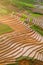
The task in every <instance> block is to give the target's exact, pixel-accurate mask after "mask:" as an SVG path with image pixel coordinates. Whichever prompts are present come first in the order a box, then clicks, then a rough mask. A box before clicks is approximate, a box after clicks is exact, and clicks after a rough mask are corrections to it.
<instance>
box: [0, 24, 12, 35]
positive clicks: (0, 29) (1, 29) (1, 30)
mask: <svg viewBox="0 0 43 65" xmlns="http://www.w3.org/2000/svg"><path fill="white" fill-rule="evenodd" d="M11 31H13V30H12V29H11V28H10V27H9V26H8V25H6V24H2V23H0V35H1V34H4V33H7V32H11Z"/></svg>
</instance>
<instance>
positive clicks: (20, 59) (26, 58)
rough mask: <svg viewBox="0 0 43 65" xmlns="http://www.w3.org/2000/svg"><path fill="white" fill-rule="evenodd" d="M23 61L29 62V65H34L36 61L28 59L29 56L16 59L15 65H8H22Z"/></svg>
mask: <svg viewBox="0 0 43 65" xmlns="http://www.w3.org/2000/svg"><path fill="white" fill-rule="evenodd" d="M23 60H27V62H28V64H29V65H31V64H32V65H33V62H34V61H35V59H33V58H30V57H27V56H21V57H18V58H17V59H16V62H15V63H13V64H7V65H20V64H19V62H20V61H23ZM23 65H24V64H23Z"/></svg>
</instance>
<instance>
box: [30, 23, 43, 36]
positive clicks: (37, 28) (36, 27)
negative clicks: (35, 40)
mask: <svg viewBox="0 0 43 65" xmlns="http://www.w3.org/2000/svg"><path fill="white" fill-rule="evenodd" d="M30 27H31V28H32V29H33V30H35V31H37V32H38V33H39V34H41V35H42V36H43V29H42V28H41V27H39V26H37V25H35V24H33V25H31V26H30Z"/></svg>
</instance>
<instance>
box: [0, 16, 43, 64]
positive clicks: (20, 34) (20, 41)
mask: <svg viewBox="0 0 43 65" xmlns="http://www.w3.org/2000/svg"><path fill="white" fill-rule="evenodd" d="M0 21H1V22H2V23H4V24H7V25H8V26H10V27H11V28H12V29H13V30H14V31H13V32H11V33H6V34H3V35H0V63H5V64H7V63H13V62H15V61H16V58H18V57H20V56H28V57H32V58H34V59H37V60H40V61H43V37H42V36H41V35H40V34H38V33H37V32H35V31H33V30H32V29H31V28H29V27H27V26H26V25H25V24H24V23H22V22H21V21H20V17H19V16H16V15H13V16H10V15H9V16H4V17H0Z"/></svg>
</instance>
